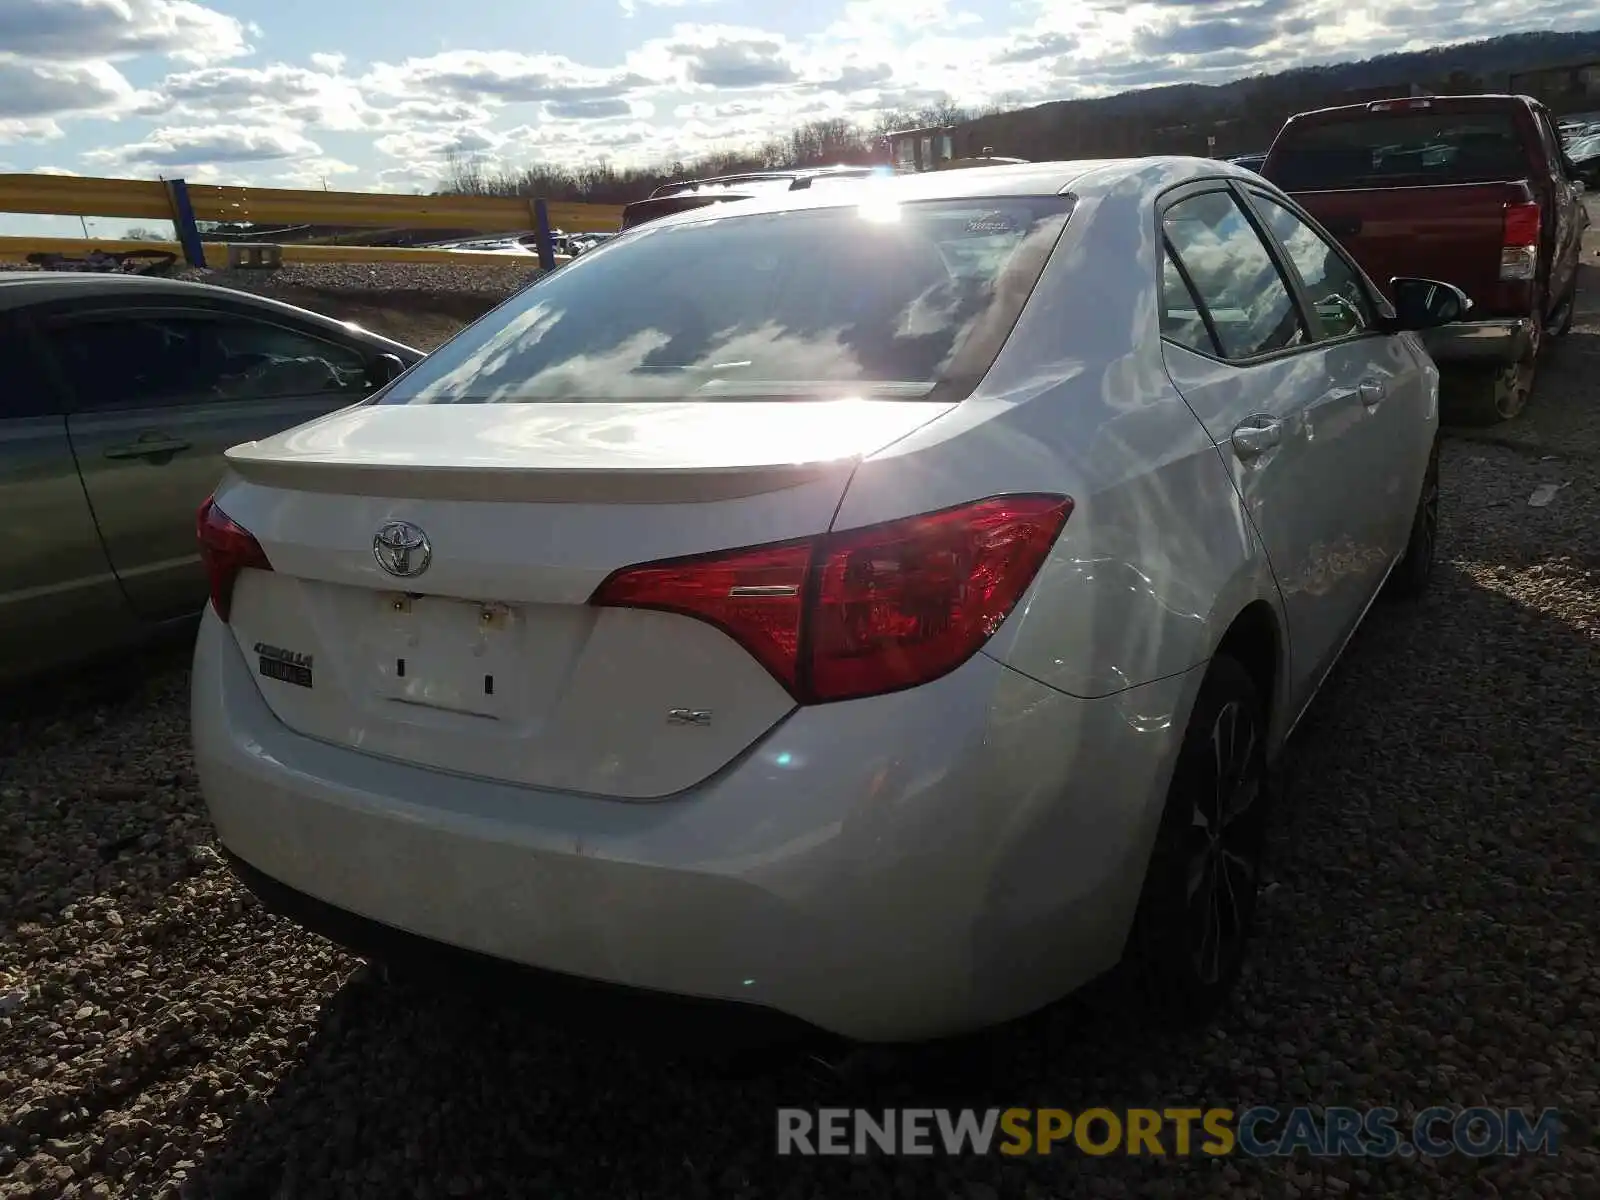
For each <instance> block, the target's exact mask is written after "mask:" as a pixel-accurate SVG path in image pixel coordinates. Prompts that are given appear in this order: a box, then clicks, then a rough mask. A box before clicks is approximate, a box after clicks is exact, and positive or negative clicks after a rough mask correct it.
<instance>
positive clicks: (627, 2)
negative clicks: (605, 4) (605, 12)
mask: <svg viewBox="0 0 1600 1200" xmlns="http://www.w3.org/2000/svg"><path fill="white" fill-rule="evenodd" d="M722 2H723V0H617V5H618V7H620V8H621V9H622V15H623V16H625V17H635V16H638V15H639V10H640V9H641V8H709V7H711V6H712V5H714V4H721V3H722Z"/></svg>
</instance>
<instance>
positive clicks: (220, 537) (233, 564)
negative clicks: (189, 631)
mask: <svg viewBox="0 0 1600 1200" xmlns="http://www.w3.org/2000/svg"><path fill="white" fill-rule="evenodd" d="M195 531H196V533H197V534H198V536H199V538H200V561H201V562H203V563H204V564H205V568H206V577H207V579H209V580H210V582H211V606H212V607H213V608H215V609H216V610H217V616H219V617H221V618H222V619H223V620H224V621H226V620H227V619H228V614H229V613H230V612H231V611H232V609H233V585H234V584H235V583H236V582H237V581H238V578H239V572H240V571H243V570H244V569H245V568H247V567H248V568H250V569H252V570H256V571H270V570H272V564H271V563H270V562H268V561H267V554H266V551H264V550H263V549H262V548H261V543H260V542H258V541H256V539H255V538H254V536H252V535H251V533H250V531H249V530H247V529H245V528H244V527H243V526H241V525H238V524H235V523H234V521H233V520H232V519H231V518H230V517H229V516H228V514H227V513H225V512H223V511H222V510H221V509H220V508H218V507H217V502H216V500H215V499H214V498H209V497H208V498H207V500H206V502H205V503H204V504H202V505H201V506H200V512H199V513H198V514H197V516H196V518H195Z"/></svg>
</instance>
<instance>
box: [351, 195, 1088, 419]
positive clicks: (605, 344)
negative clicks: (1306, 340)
mask: <svg viewBox="0 0 1600 1200" xmlns="http://www.w3.org/2000/svg"><path fill="white" fill-rule="evenodd" d="M1070 207H1071V201H1070V199H1069V198H1066V197H1056V196H1049V197H1022V198H996V197H981V198H975V199H962V200H959V201H955V200H939V201H932V202H918V203H913V204H904V205H895V204H893V203H892V202H890V201H888V200H886V199H881V198H874V199H872V200H869V201H867V202H865V203H863V204H862V205H854V204H852V205H849V206H844V207H834V208H822V209H802V210H791V211H786V212H777V213H753V214H748V215H738V216H731V215H730V216H726V217H723V218H720V219H717V218H714V217H711V218H708V219H702V220H696V221H692V222H690V223H687V224H677V223H674V224H671V225H666V226H660V225H646V226H643V227H641V228H640V229H638V230H636V231H634V232H632V233H630V234H628V235H627V236H626V237H624V238H620V239H618V240H617V241H616V242H613V243H611V244H610V245H607V246H602V247H601V248H600V249H598V250H592V251H590V252H589V253H588V254H585V255H584V256H582V257H581V258H578V259H575V260H574V261H573V262H571V263H570V264H568V265H567V266H565V267H563V268H562V269H561V270H559V271H556V272H554V273H552V274H551V275H549V276H547V277H545V278H544V279H542V280H541V281H539V282H538V283H536V284H534V285H533V286H532V287H529V288H527V289H525V290H524V291H522V292H521V293H519V294H518V295H517V296H515V297H513V298H512V299H511V300H509V301H507V303H505V304H504V305H502V306H501V307H500V308H498V309H496V310H495V311H494V312H492V313H490V314H489V315H488V316H486V317H484V318H483V319H482V320H481V321H479V322H478V323H477V324H475V325H473V326H471V327H469V328H468V329H466V330H464V331H463V332H462V333H461V334H460V335H459V336H458V337H456V338H455V339H454V340H452V341H450V342H448V343H446V344H445V345H444V346H442V347H440V348H439V349H438V350H435V351H434V352H433V353H432V354H430V355H429V356H428V357H427V358H426V359H424V360H423V361H422V362H421V363H419V364H418V365H417V366H416V367H415V368H413V369H412V371H411V372H410V373H409V374H408V375H406V376H405V377H404V378H403V379H402V380H400V381H399V383H398V384H397V385H396V386H395V387H393V388H391V389H390V390H389V391H388V392H387V393H385V394H384V395H383V396H382V397H380V399H379V402H380V403H384V404H449V403H469V404H487V403H516V402H526V401H573V400H596V401H608V400H657V399H659V400H680V399H690V398H693V399H707V400H715V399H731V400H737V399H756V398H761V399H781V398H805V397H810V396H819V395H825V396H835V395H839V394H841V393H842V394H845V395H871V396H896V397H905V398H908V399H915V398H919V397H922V396H926V395H928V394H929V393H930V392H932V391H933V389H934V388H935V387H936V386H937V385H939V384H941V383H945V382H947V381H957V382H958V381H964V380H967V379H968V378H970V377H972V376H974V375H976V374H981V372H983V371H985V370H987V369H988V367H989V365H990V364H991V363H992V361H993V359H994V356H995V355H996V354H997V353H998V352H999V348H1000V345H1001V344H1002V343H1003V342H1004V339H1005V337H1006V335H1007V334H1009V333H1010V330H1011V327H1012V326H1013V325H1014V324H1015V322H1016V318H1017V316H1018V315H1019V314H1020V312H1021V310H1022V306H1023V304H1024V303H1025V302H1026V300H1027V298H1028V296H1029V294H1030V293H1031V292H1032V290H1033V287H1034V284H1035V283H1036V282H1037V281H1038V277H1039V274H1040V272H1041V271H1042V270H1043V268H1044V263H1045V261H1046V259H1047V258H1048V257H1049V252H1050V249H1051V247H1052V246H1053V245H1054V244H1055V240H1056V238H1057V237H1058V236H1059V235H1060V232H1061V229H1062V227H1063V226H1064V224H1065V223H1066V220H1067V216H1068V213H1069V212H1070ZM973 382H976V380H975V379H973Z"/></svg>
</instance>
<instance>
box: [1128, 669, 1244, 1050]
mask: <svg viewBox="0 0 1600 1200" xmlns="http://www.w3.org/2000/svg"><path fill="white" fill-rule="evenodd" d="M1266 734H1267V720H1266V710H1265V708H1264V706H1263V705H1262V703H1261V697H1260V693H1259V692H1258V690H1257V688H1256V685H1255V682H1254V681H1253V680H1252V679H1251V677H1250V674H1249V672H1248V671H1246V670H1245V669H1244V667H1242V666H1241V665H1240V664H1239V663H1238V662H1237V661H1235V660H1234V659H1232V658H1230V657H1228V656H1226V655H1218V656H1217V657H1216V658H1214V659H1212V661H1211V666H1210V669H1209V670H1208V671H1207V672H1206V678H1205V681H1204V682H1203V683H1202V684H1201V685H1200V694H1199V696H1198V697H1196V699H1195V706H1194V712H1193V713H1192V714H1191V715H1190V718H1189V726H1188V729H1187V730H1186V731H1185V733H1184V737H1183V745H1182V748H1181V749H1180V750H1179V753H1178V763H1177V767H1176V769H1175V771H1174V772H1173V777H1172V785H1171V787H1170V788H1169V789H1168V792H1167V801H1166V807H1165V809H1164V810H1163V812H1162V816H1161V827H1160V829H1159V831H1158V832H1157V834H1156V844H1155V848H1154V850H1153V852H1152V853H1151V856H1150V866H1149V868H1148V870H1147V872H1146V875H1145V881H1144V890H1143V892H1142V893H1141V894H1140V897H1139V905H1138V908H1137V910H1136V913H1135V916H1134V920H1133V929H1132V931H1131V932H1130V934H1129V937H1128V946H1127V950H1126V953H1125V954H1124V956H1123V961H1122V965H1121V968H1120V969H1121V973H1122V975H1123V983H1124V986H1123V987H1122V988H1119V989H1117V991H1118V992H1119V993H1122V994H1123V995H1124V996H1125V998H1126V999H1128V1000H1129V1001H1131V1002H1132V1005H1133V1006H1134V1008H1135V1009H1136V1011H1137V1012H1138V1013H1139V1015H1140V1016H1141V1017H1142V1018H1144V1019H1145V1020H1146V1021H1148V1022H1150V1023H1153V1024H1156V1025H1159V1026H1165V1027H1169V1028H1186V1027H1193V1026H1196V1025H1203V1024H1206V1023H1207V1022H1209V1021H1210V1020H1211V1019H1212V1018H1213V1017H1215V1016H1216V1015H1217V1013H1218V1012H1220V1011H1221V1009H1222V1007H1223V1005H1224V1004H1225V1003H1226V1001H1227V999H1228V996H1229V994H1230V993H1231V992H1232V990H1233V987H1234V984H1235V982H1236V981H1237V979H1238V976H1239V971H1240V968H1241V967H1242V965H1243V963H1244V957H1245V949H1246V946H1247V944H1248V942H1249V937H1250V931H1251V927H1252V925H1253V924H1254V919H1255V909H1256V898H1257V895H1258V894H1259V890H1260V884H1261V861H1262V856H1263V852H1264V849H1265V833H1266V823H1267V815H1268V809H1269V807H1270V804H1269V800H1270V794H1271V790H1272V789H1271V787H1270V785H1269V777H1268V773H1267V761H1266V753H1265V750H1266ZM1214 738H1215V739H1219V740H1217V741H1215V742H1214V740H1213V739H1214ZM1223 752H1226V753H1223ZM1219 759H1220V766H1219ZM1219 774H1220V776H1221V780H1222V784H1223V786H1221V787H1220V788H1219V786H1218V784H1219ZM1219 807H1220V809H1221V814H1220V815H1221V816H1222V820H1221V821H1220V822H1219V821H1218V820H1217V817H1218V815H1219V813H1218V809H1219ZM1230 814H1231V815H1230ZM1212 934H1215V936H1211V935H1212Z"/></svg>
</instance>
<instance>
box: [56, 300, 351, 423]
mask: <svg viewBox="0 0 1600 1200" xmlns="http://www.w3.org/2000/svg"><path fill="white" fill-rule="evenodd" d="M49 339H50V347H51V350H52V351H53V352H54V355H55V358H56V362H57V363H58V364H59V366H60V368H61V372H62V374H63V375H64V376H65V378H66V381H67V384H68V386H69V387H70V388H71V391H72V395H73V398H74V401H75V404H76V406H77V411H79V412H107V411H115V410H118V409H130V408H161V407H173V406H179V405H189V404H209V403H215V402H217V401H219V400H237V401H241V402H246V403H247V402H249V401H252V400H273V399H283V398H290V397H298V396H317V395H338V394H340V393H343V394H345V395H348V396H349V397H350V398H351V399H352V400H354V399H358V398H360V397H361V396H364V395H366V394H367V393H368V392H370V391H371V390H372V389H371V385H370V383H369V382H368V379H367V366H366V363H365V361H364V360H363V358H362V356H361V355H360V353H359V352H357V351H356V350H354V349H352V348H350V347H348V346H337V345H334V344H332V343H331V342H324V341H322V340H321V339H319V338H312V337H308V336H306V335H305V334H301V333H297V332H294V331H292V330H287V329H282V328H280V327H278V326H275V325H269V324H266V323H265V322H261V321H253V320H250V319H248V318H244V317H233V316H227V317H213V316H210V315H205V316H200V315H194V316H190V315H186V314H167V315H154V314H151V315H141V314H133V313H130V314H127V315H124V316H120V317H116V318H110V319H105V318H102V319H89V320H83V321H77V322H68V323H66V324H63V325H61V326H59V327H57V328H56V329H54V330H52V331H51V332H50V334H49Z"/></svg>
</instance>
